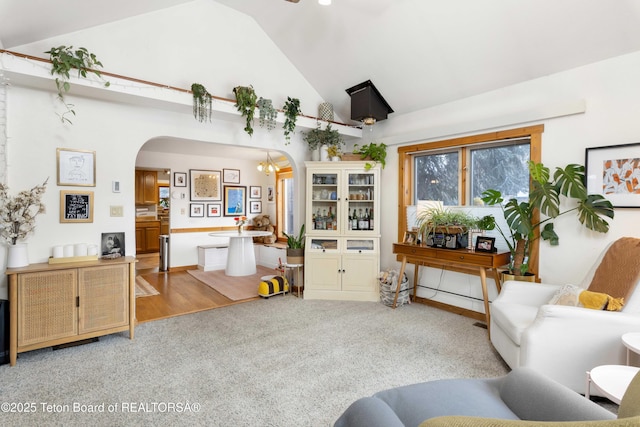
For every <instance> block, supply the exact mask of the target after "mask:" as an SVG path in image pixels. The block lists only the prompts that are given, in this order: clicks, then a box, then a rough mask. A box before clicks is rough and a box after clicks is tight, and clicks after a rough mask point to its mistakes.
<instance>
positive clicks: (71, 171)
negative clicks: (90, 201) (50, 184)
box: [56, 148, 96, 187]
mask: <svg viewBox="0 0 640 427" xmlns="http://www.w3.org/2000/svg"><path fill="white" fill-rule="evenodd" d="M56 163H57V176H58V179H57V182H58V185H61V186H62V185H71V186H76V187H95V186H96V152H95V151H88V150H72V149H70V148H57V149H56Z"/></svg>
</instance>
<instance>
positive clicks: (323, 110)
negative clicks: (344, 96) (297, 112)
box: [318, 102, 333, 122]
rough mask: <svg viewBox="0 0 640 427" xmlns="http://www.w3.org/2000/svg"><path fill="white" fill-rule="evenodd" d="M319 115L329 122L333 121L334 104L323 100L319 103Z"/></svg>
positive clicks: (321, 118)
mask: <svg viewBox="0 0 640 427" xmlns="http://www.w3.org/2000/svg"><path fill="white" fill-rule="evenodd" d="M318 116H319V117H320V120H326V121H328V122H332V121H333V105H331V104H330V103H329V102H323V103H322V104H320V105H318Z"/></svg>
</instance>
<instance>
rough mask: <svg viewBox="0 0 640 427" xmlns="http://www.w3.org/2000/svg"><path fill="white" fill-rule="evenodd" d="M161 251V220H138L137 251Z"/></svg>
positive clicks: (141, 252)
mask: <svg viewBox="0 0 640 427" xmlns="http://www.w3.org/2000/svg"><path fill="white" fill-rule="evenodd" d="M159 251H160V221H136V253H139V254H143V253H149V252H159Z"/></svg>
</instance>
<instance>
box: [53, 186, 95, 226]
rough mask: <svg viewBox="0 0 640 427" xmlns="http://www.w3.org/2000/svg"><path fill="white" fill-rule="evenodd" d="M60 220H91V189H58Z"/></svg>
mask: <svg viewBox="0 0 640 427" xmlns="http://www.w3.org/2000/svg"><path fill="white" fill-rule="evenodd" d="M60 222H93V191H60Z"/></svg>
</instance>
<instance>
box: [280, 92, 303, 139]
mask: <svg viewBox="0 0 640 427" xmlns="http://www.w3.org/2000/svg"><path fill="white" fill-rule="evenodd" d="M282 111H284V124H283V125H282V128H283V129H284V139H285V142H284V144H285V145H289V143H290V142H291V135H292V134H293V133H294V132H295V130H296V121H297V120H298V116H299V115H300V114H302V111H301V110H300V100H299V99H298V98H291V97H290V96H288V97H287V101H286V102H285V103H284V106H283V107H282Z"/></svg>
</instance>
